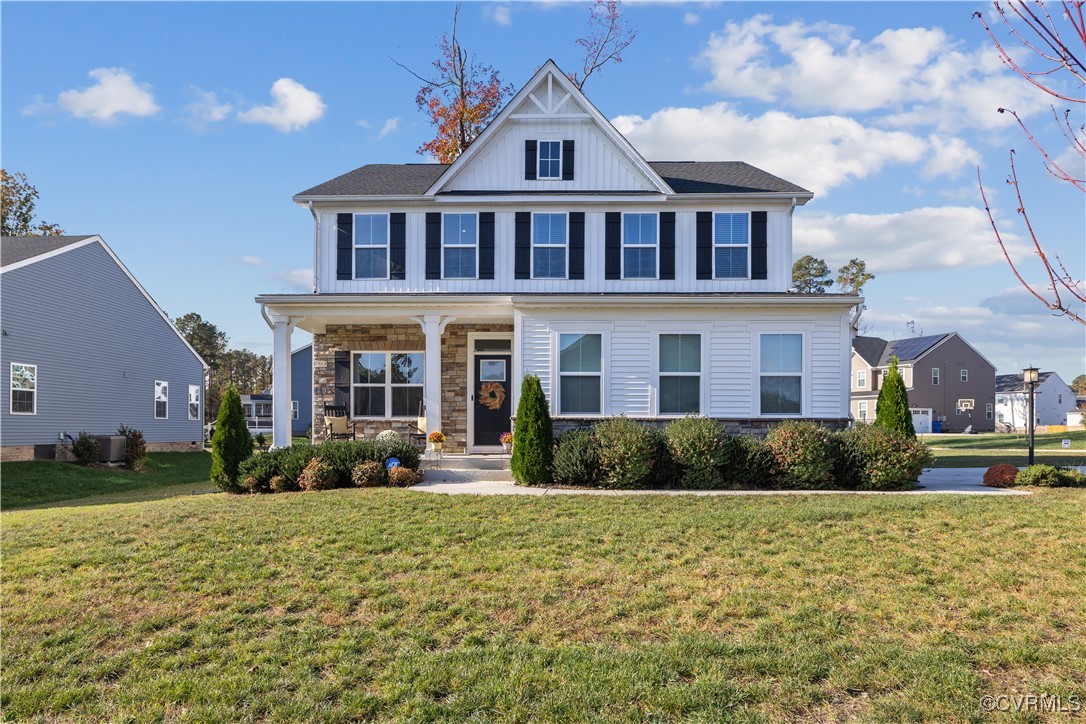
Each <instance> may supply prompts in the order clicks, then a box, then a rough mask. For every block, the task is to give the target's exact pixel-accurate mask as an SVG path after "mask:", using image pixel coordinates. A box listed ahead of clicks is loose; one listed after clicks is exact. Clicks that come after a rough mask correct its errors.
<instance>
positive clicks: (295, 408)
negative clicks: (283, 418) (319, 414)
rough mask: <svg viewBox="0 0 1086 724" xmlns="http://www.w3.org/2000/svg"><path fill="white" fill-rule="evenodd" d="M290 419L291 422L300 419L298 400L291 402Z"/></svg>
mask: <svg viewBox="0 0 1086 724" xmlns="http://www.w3.org/2000/svg"><path fill="white" fill-rule="evenodd" d="M290 419H291V420H297V419H298V401H297V400H291V401H290Z"/></svg>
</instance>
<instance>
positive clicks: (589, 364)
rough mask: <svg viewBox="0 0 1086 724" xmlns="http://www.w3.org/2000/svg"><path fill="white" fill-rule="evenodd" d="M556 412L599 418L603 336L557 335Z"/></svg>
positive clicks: (600, 410) (601, 396)
mask: <svg viewBox="0 0 1086 724" xmlns="http://www.w3.org/2000/svg"><path fill="white" fill-rule="evenodd" d="M558 345H559V352H558V412H559V414H561V415H576V414H581V415H599V414H600V413H601V412H602V410H603V408H602V407H601V400H602V398H603V335H600V334H561V335H559V336H558Z"/></svg>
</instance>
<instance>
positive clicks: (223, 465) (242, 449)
mask: <svg viewBox="0 0 1086 724" xmlns="http://www.w3.org/2000/svg"><path fill="white" fill-rule="evenodd" d="M252 454H253V436H252V435H251V434H250V433H249V428H248V427H247V426H246V424H245V412H244V411H243V410H242V409H241V397H240V396H239V395H238V391H237V389H235V388H234V386H233V385H230V386H229V387H227V388H226V392H224V393H223V396H222V404H221V405H220V406H219V418H218V420H217V421H216V423H215V434H214V435H213V436H212V437H211V482H213V483H215V484H216V485H218V486H219V489H220V490H224V491H226V492H228V493H239V492H241V490H242V488H241V486H240V485H238V468H239V466H240V465H241V463H242V462H243V461H244V460H247V459H248V458H249V457H251V456H252Z"/></svg>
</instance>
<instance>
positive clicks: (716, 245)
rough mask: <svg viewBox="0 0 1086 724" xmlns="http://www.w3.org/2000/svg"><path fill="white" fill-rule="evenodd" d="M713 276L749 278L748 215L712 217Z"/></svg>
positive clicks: (715, 215)
mask: <svg viewBox="0 0 1086 724" xmlns="http://www.w3.org/2000/svg"><path fill="white" fill-rule="evenodd" d="M713 266H714V272H713V276H714V277H715V278H717V279H749V278H750V215H749V214H745V213H744V214H714V215H713Z"/></svg>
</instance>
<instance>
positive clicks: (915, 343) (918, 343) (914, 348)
mask: <svg viewBox="0 0 1086 724" xmlns="http://www.w3.org/2000/svg"><path fill="white" fill-rule="evenodd" d="M942 338H943V335H941V334H940V335H937V336H935V337H913V338H912V339H902V340H898V341H897V342H896V343H895V344H894V347H893V349H892V350H891V351H890V354H891V355H897V358H898V359H899V360H910V359H916V358H917V357H919V356H920V355H922V354H924V353H925V352H927V351H928V350H929V349H931V348H932V347H934V346H935V344H936V343H937V342H938V341H939V340H941V339H942Z"/></svg>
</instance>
